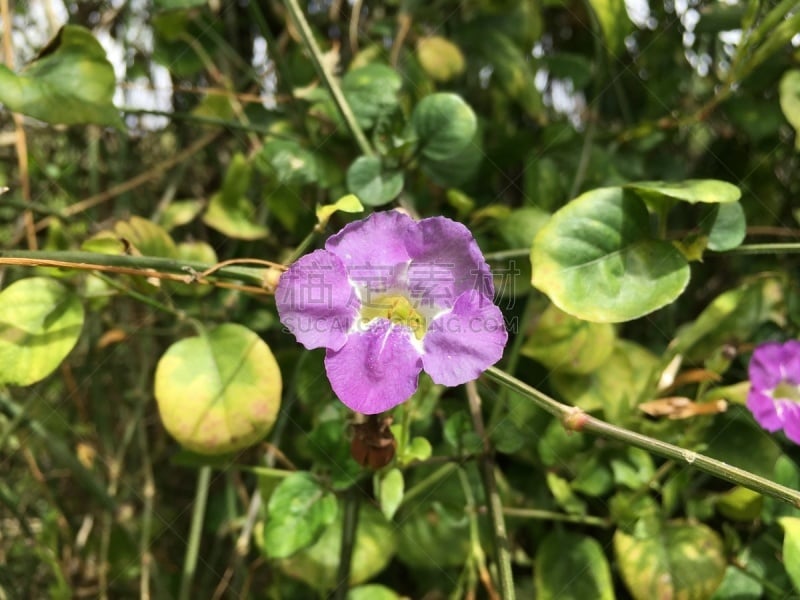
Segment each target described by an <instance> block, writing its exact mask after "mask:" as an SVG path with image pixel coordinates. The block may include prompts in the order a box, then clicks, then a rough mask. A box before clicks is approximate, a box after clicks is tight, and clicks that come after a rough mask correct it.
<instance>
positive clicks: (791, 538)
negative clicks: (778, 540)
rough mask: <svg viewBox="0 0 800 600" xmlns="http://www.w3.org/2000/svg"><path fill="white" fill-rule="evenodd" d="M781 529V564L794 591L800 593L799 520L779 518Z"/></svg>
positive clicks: (796, 518)
mask: <svg viewBox="0 0 800 600" xmlns="http://www.w3.org/2000/svg"><path fill="white" fill-rule="evenodd" d="M778 521H779V522H780V524H781V527H783V532H784V535H783V564H784V565H785V566H786V572H787V573H788V574H789V578H790V579H791V580H792V585H794V588H795V590H797V591H800V518H798V517H781V518H780V519H779V520H778Z"/></svg>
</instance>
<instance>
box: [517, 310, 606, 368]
mask: <svg viewBox="0 0 800 600" xmlns="http://www.w3.org/2000/svg"><path fill="white" fill-rule="evenodd" d="M615 338H616V334H615V332H614V327H613V326H612V325H609V324H608V323H590V322H588V321H583V320H581V319H579V318H577V317H573V316H572V315H570V314H567V313H565V312H564V311H562V310H560V309H559V308H558V307H557V306H554V305H552V304H551V305H550V306H548V307H547V309H546V310H545V311H544V312H543V313H542V315H541V316H540V317H539V320H538V321H537V323H536V329H534V330H533V333H531V335H530V337H529V338H528V339H527V340H526V341H525V344H524V345H523V346H522V354H523V355H525V356H528V357H530V358H532V359H534V360H536V361H538V362H540V363H541V364H543V365H544V366H545V367H547V368H548V369H550V370H552V371H562V372H564V373H574V374H578V375H584V374H586V373H591V372H592V371H594V370H595V369H597V368H598V367H600V366H601V365H602V364H603V363H604V362H605V361H606V360H607V359H608V357H609V356H611V352H612V351H613V350H614V340H615Z"/></svg>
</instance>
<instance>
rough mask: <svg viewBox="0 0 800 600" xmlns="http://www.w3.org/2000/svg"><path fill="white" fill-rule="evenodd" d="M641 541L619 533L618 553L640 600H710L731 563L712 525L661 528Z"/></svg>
mask: <svg viewBox="0 0 800 600" xmlns="http://www.w3.org/2000/svg"><path fill="white" fill-rule="evenodd" d="M654 525H655V526H657V527H658V531H655V532H653V531H649V532H648V535H646V536H645V535H642V536H641V537H637V536H634V535H629V534H627V533H624V532H623V531H622V530H617V531H616V533H614V555H615V557H616V561H617V564H618V565H619V569H620V572H621V574H622V579H623V580H624V581H625V585H626V586H627V587H628V589H629V590H630V592H631V594H632V595H633V597H634V598H635V599H636V600H652V599H653V598H659V599H661V600H678V599H681V600H706V599H707V598H708V597H709V596H711V594H713V593H714V590H716V589H717V587H718V586H719V584H720V582H721V581H722V577H723V576H724V574H725V567H726V565H727V561H726V558H725V551H724V548H723V545H722V540H721V539H720V538H719V536H718V535H717V534H716V532H714V531H713V530H712V529H710V528H709V527H707V526H705V525H702V524H699V523H698V524H689V523H684V522H680V521H672V522H669V523H663V524H656V523H654Z"/></svg>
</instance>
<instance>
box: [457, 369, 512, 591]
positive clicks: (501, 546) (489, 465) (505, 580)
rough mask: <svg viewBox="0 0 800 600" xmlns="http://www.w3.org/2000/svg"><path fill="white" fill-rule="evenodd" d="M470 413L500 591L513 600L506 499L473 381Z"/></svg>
mask: <svg viewBox="0 0 800 600" xmlns="http://www.w3.org/2000/svg"><path fill="white" fill-rule="evenodd" d="M466 388H467V399H468V401H469V412H470V415H471V416H472V424H473V427H474V428H475V433H476V434H478V437H480V438H481V440H483V453H482V454H481V456H480V457H479V458H478V465H479V466H480V472H481V480H482V481H483V489H484V493H485V494H486V503H487V505H488V508H489V518H490V519H491V521H492V538H493V539H494V544H495V551H496V553H497V570H498V574H499V578H500V592H501V594H502V596H503V598H504V600H514V597H515V592H514V574H513V573H512V571H511V550H510V548H509V543H508V534H507V532H506V523H505V520H504V519H503V502H502V500H501V499H500V494H499V492H498V491H497V482H496V481H495V475H494V459H493V458H492V453H491V452H492V449H491V445H490V443H489V438H488V437H487V435H486V428H485V426H484V424H483V415H482V414H481V397H480V396H479V395H478V386H477V385H476V384H475V382H474V381H470V382H469V383H467V385H466Z"/></svg>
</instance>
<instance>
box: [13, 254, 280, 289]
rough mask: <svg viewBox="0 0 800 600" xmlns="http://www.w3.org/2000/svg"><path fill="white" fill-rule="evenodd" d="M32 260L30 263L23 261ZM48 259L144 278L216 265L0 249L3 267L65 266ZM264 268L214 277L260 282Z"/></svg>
mask: <svg viewBox="0 0 800 600" xmlns="http://www.w3.org/2000/svg"><path fill="white" fill-rule="evenodd" d="M22 261H30V262H24V263H23V262H22ZM48 261H56V262H61V263H66V264H64V265H63V267H64V268H70V267H72V268H75V269H82V270H92V267H93V266H98V267H118V268H123V269H140V270H142V273H141V276H142V277H151V276H152V273H148V272H147V271H146V270H147V269H153V270H156V271H161V272H165V273H175V274H180V275H186V276H189V275H191V274H192V273H202V272H203V271H206V270H207V269H210V268H211V267H212V266H213V265H209V264H206V263H200V262H196V261H192V260H186V261H178V260H174V259H172V258H162V257H160V256H129V255H127V254H99V253H95V252H78V251H46V250H2V251H0V266H3V265H22V266H29V267H36V266H45V267H48V266H50V267H51V266H62V265H53V264H51V262H48ZM263 270H264V268H243V267H235V266H229V267H222V268H221V269H218V270H216V271H214V273H213V275H212V276H211V277H213V278H214V279H219V280H223V281H236V282H243V283H247V284H254V285H259V286H260V285H261V284H262V283H263V279H262V277H261V276H260V275H259V272H260V271H263Z"/></svg>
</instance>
